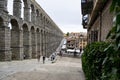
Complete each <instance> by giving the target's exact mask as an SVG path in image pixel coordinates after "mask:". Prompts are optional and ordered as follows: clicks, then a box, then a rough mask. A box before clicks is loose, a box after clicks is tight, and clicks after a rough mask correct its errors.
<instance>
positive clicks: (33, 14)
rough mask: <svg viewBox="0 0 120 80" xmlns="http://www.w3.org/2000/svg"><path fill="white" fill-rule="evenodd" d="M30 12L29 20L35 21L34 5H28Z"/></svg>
mask: <svg viewBox="0 0 120 80" xmlns="http://www.w3.org/2000/svg"><path fill="white" fill-rule="evenodd" d="M30 8H31V10H30V13H31V22H33V23H34V22H35V17H36V13H35V7H34V5H33V4H31V5H30Z"/></svg>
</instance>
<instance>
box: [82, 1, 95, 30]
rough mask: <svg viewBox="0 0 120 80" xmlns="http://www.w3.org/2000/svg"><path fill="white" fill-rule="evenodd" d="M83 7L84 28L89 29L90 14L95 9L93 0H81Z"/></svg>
mask: <svg viewBox="0 0 120 80" xmlns="http://www.w3.org/2000/svg"><path fill="white" fill-rule="evenodd" d="M81 9H82V15H83V16H82V25H83V28H85V29H87V23H88V14H90V13H91V11H92V9H93V0H81Z"/></svg>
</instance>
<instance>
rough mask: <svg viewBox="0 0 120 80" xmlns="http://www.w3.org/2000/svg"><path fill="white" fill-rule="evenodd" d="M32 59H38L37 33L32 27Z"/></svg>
mask: <svg viewBox="0 0 120 80" xmlns="http://www.w3.org/2000/svg"><path fill="white" fill-rule="evenodd" d="M31 43H32V58H36V33H35V28H34V26H32V27H31Z"/></svg>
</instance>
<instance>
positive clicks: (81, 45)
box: [79, 34, 83, 53]
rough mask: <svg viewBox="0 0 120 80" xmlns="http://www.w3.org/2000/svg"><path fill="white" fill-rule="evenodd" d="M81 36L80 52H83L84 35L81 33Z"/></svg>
mask: <svg viewBox="0 0 120 80" xmlns="http://www.w3.org/2000/svg"><path fill="white" fill-rule="evenodd" d="M79 38H80V45H79V46H80V53H81V51H82V49H83V35H82V34H80V36H79Z"/></svg>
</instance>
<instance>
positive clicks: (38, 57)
mask: <svg viewBox="0 0 120 80" xmlns="http://www.w3.org/2000/svg"><path fill="white" fill-rule="evenodd" d="M40 57H41V56H40V54H38V56H37V59H38V62H39V61H40Z"/></svg>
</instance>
